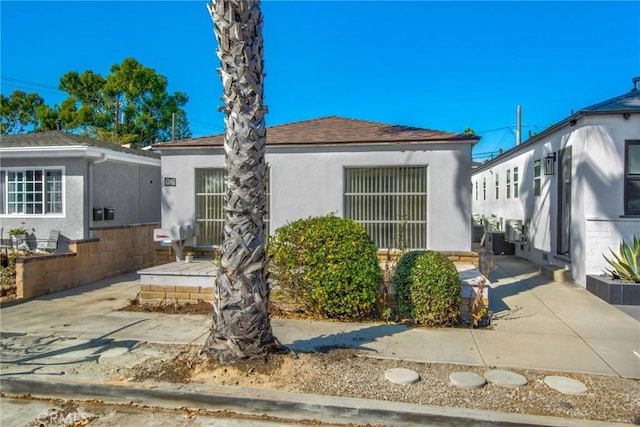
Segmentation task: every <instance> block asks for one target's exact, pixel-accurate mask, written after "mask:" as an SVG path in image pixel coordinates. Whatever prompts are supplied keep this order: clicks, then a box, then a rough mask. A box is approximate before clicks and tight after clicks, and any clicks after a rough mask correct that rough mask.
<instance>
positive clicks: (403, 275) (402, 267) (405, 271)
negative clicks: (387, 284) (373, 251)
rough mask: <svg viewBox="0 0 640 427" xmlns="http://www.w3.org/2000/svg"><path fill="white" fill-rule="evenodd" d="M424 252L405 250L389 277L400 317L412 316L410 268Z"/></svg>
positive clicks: (411, 268)
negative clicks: (391, 275)
mask: <svg viewBox="0 0 640 427" xmlns="http://www.w3.org/2000/svg"><path fill="white" fill-rule="evenodd" d="M424 253H425V252H424V251H412V252H407V253H405V254H404V255H402V257H401V258H400V260H399V261H398V263H397V264H396V270H395V273H394V275H393V277H392V279H391V283H392V285H393V289H394V291H395V295H396V307H397V309H398V315H399V316H400V318H401V319H408V318H413V304H412V303H411V270H413V267H414V266H415V265H416V261H417V260H418V258H420V257H421V256H422V255H423V254H424Z"/></svg>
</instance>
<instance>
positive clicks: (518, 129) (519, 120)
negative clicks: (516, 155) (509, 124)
mask: <svg viewBox="0 0 640 427" xmlns="http://www.w3.org/2000/svg"><path fill="white" fill-rule="evenodd" d="M516 115H517V124H516V145H520V143H521V142H522V109H521V108H520V106H519V105H518V109H517V113H516Z"/></svg>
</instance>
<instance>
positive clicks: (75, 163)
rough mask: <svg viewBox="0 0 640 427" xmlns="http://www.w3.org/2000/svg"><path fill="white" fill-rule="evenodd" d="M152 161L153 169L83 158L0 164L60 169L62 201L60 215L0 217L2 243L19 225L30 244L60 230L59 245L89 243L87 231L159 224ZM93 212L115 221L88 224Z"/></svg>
mask: <svg viewBox="0 0 640 427" xmlns="http://www.w3.org/2000/svg"><path fill="white" fill-rule="evenodd" d="M155 161H156V162H157V163H158V164H157V166H152V165H138V164H134V163H124V162H114V161H106V162H103V163H98V164H93V163H92V161H91V160H89V159H87V158H84V157H74V158H62V157H52V158H9V159H7V158H5V159H2V162H1V164H0V167H1V168H2V169H3V170H9V169H12V168H17V169H31V168H62V169H63V177H62V180H63V201H64V203H63V212H62V213H61V214H49V215H0V221H1V223H2V224H1V225H2V228H4V238H7V237H8V235H7V231H8V230H9V229H11V228H15V227H18V226H20V225H22V222H24V226H25V228H27V229H28V230H30V232H31V233H30V234H32V235H33V236H32V238H35V239H42V240H46V239H47V238H48V237H49V233H50V231H51V230H52V229H56V230H60V232H61V239H60V242H66V240H78V239H86V238H89V237H91V233H90V231H89V228H90V227H92V226H114V225H127V224H138V223H145V222H159V221H160V203H161V201H160V162H159V160H155ZM91 176H93V178H90V177H91ZM90 181H93V185H90ZM3 191H4V190H3ZM3 200H4V199H3ZM93 207H113V208H115V209H116V216H115V220H114V221H100V222H93V220H92V208H93ZM63 246H64V247H63ZM63 246H60V249H61V250H64V249H65V248H66V245H63Z"/></svg>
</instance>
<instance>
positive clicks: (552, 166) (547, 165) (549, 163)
mask: <svg viewBox="0 0 640 427" xmlns="http://www.w3.org/2000/svg"><path fill="white" fill-rule="evenodd" d="M555 170H556V153H549V154H547V156H546V157H545V158H544V174H545V175H553V174H554V172H555Z"/></svg>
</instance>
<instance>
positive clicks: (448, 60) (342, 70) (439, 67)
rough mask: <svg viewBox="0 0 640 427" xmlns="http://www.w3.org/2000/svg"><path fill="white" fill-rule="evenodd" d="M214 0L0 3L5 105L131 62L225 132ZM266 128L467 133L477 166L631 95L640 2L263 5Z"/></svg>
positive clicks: (213, 129)
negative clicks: (342, 123)
mask: <svg viewBox="0 0 640 427" xmlns="http://www.w3.org/2000/svg"><path fill="white" fill-rule="evenodd" d="M206 3H207V2H206V1H180V2H178V1H138V2H133V1H116V2H106V1H90V2H83V1H69V2H60V1H45V2H35V1H24V0H22V1H6V0H2V1H1V2H0V15H1V23H0V24H1V41H0V43H1V44H0V48H1V57H0V61H1V62H0V74H1V76H2V79H1V80H0V84H1V90H2V93H3V94H4V95H9V94H10V93H11V92H13V91H14V90H16V89H20V90H25V91H27V92H38V93H39V94H40V95H41V96H42V97H44V98H45V101H46V102H47V103H48V104H56V103H59V102H61V101H62V100H63V99H64V98H65V94H64V93H62V92H60V91H58V90H57V86H58V83H59V79H60V77H62V76H63V75H64V74H65V73H66V72H68V71H78V72H80V73H81V72H84V71H85V70H92V71H94V72H96V73H100V74H102V75H103V76H105V75H107V74H108V72H109V67H110V66H111V65H113V64H115V63H121V62H122V60H123V59H124V58H126V57H133V58H136V59H137V60H138V61H139V62H141V63H142V64H143V65H145V66H147V67H151V68H153V69H155V70H156V72H158V73H159V74H162V75H164V76H166V77H167V78H168V80H169V90H170V91H171V92H173V91H182V92H185V93H187V95H188V96H189V98H190V100H189V103H188V104H187V106H186V111H187V115H188V118H189V121H190V123H191V130H192V132H193V135H194V136H203V135H210V134H216V133H220V132H222V131H223V126H224V123H223V119H222V115H221V113H219V112H218V111H217V107H218V106H220V105H221V101H220V96H221V83H220V79H219V76H218V74H217V72H216V68H217V67H218V60H217V57H216V56H215V49H216V42H215V38H214V35H213V24H212V22H211V18H210V16H209V14H208V11H207V9H206ZM262 9H263V14H264V20H265V26H264V39H265V71H266V73H267V77H266V80H265V103H266V104H267V105H268V107H269V113H268V115H267V118H266V120H267V124H268V125H276V124H282V123H287V122H292V121H299V120H305V119H311V118H316V117H322V116H328V115H340V116H345V117H352V118H356V119H363V120H373V121H380V122H385V123H394V124H402V125H410V126H418V127H424V128H430V129H438V130H445V131H454V132H462V131H463V130H464V129H465V128H467V127H470V128H472V129H474V130H475V131H476V132H477V133H478V134H479V135H480V136H482V141H481V142H480V143H479V144H478V145H477V146H476V148H475V150H474V154H476V155H481V154H482V153H488V152H492V151H495V150H498V149H500V148H502V149H508V148H510V147H512V146H513V145H514V144H515V136H514V132H513V126H515V123H516V106H517V105H518V104H520V105H521V106H522V121H523V125H524V132H523V133H524V135H525V136H526V135H527V133H528V131H529V130H531V131H532V132H538V131H540V130H543V129H544V128H546V127H548V126H549V125H551V124H553V123H556V122H558V121H560V120H562V119H563V118H565V117H567V116H568V115H570V114H571V110H578V109H580V108H583V107H586V106H588V105H591V104H594V103H597V102H600V101H602V100H605V99H607V98H611V97H613V96H617V95H620V94H622V93H625V92H627V91H628V90H630V89H631V87H632V86H631V79H632V77H633V76H637V75H640V2H619V3H617V2H608V1H607V2H506V1H505V2H481V1H474V2H460V1H450V2H419V1H412V2H383V1H321V2H313V1H297V2H292V1H268V0H267V1H264V2H263V4H262Z"/></svg>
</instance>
